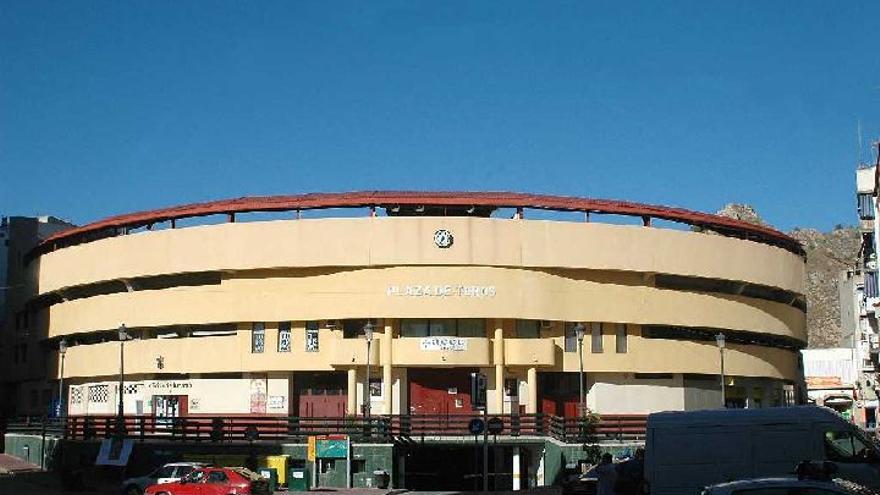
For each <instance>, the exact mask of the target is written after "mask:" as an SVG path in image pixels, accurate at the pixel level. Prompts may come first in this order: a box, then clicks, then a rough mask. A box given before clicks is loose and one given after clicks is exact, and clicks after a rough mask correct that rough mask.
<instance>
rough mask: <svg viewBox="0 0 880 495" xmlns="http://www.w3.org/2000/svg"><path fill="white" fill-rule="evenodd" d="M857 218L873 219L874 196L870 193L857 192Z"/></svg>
mask: <svg viewBox="0 0 880 495" xmlns="http://www.w3.org/2000/svg"><path fill="white" fill-rule="evenodd" d="M858 208H859V218H861V219H862V220H873V219H874V198H873V196H872V195H871V193H859V194H858Z"/></svg>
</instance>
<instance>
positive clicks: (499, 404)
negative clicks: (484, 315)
mask: <svg viewBox="0 0 880 495" xmlns="http://www.w3.org/2000/svg"><path fill="white" fill-rule="evenodd" d="M503 323H504V320H502V319H500V318H499V319H497V320H495V339H494V347H493V351H494V352H493V354H494V355H495V411H492V412H494V413H496V414H502V413H503V412H504V328H503V326H502V324H503Z"/></svg>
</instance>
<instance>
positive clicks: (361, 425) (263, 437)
mask: <svg viewBox="0 0 880 495" xmlns="http://www.w3.org/2000/svg"><path fill="white" fill-rule="evenodd" d="M488 417H489V418H490V419H492V418H497V420H498V421H499V422H500V425H501V431H500V432H499V433H497V435H499V436H508V437H518V436H550V437H553V438H556V439H558V440H561V441H564V442H574V443H582V442H602V441H608V440H624V439H641V438H643V437H644V435H645V425H646V421H647V416H646V415H623V414H616V415H602V416H599V417H596V418H594V419H589V418H582V419H579V418H563V417H559V416H550V415H545V414H500V415H499V414H490V415H489V416H488ZM475 419H484V417H483V415H482V414H480V413H467V414H434V415H432V414H415V415H378V416H372V417H371V418H370V419H366V418H364V417H363V416H357V417H355V416H346V417H330V418H305V417H288V416H274V417H273V416H194V417H174V418H158V417H155V416H125V417H124V418H123V420H122V421H121V422H120V421H118V418H117V417H116V416H70V417H68V418H66V420H61V419H58V418H39V417H29V418H18V419H15V420H12V421H10V422H9V426H8V431H9V432H13V433H15V432H19V433H36V432H46V433H50V434H56V435H63V436H64V437H65V438H70V439H77V440H85V439H98V438H106V437H110V436H114V435H119V434H122V435H124V436H125V437H127V438H133V439H136V440H142V441H143V440H167V441H181V442H245V441H255V442H280V441H287V440H294V439H304V438H306V437H308V436H312V435H331V434H344V435H349V436H351V437H354V438H357V439H360V440H366V441H369V440H381V441H404V442H405V441H408V440H419V439H425V438H429V437H467V436H474V433H473V432H472V431H471V430H470V428H469V426H470V424H471V422H472V421H473V420H475Z"/></svg>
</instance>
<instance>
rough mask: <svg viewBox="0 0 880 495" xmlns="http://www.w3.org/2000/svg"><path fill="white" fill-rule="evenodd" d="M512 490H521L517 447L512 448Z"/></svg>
mask: <svg viewBox="0 0 880 495" xmlns="http://www.w3.org/2000/svg"><path fill="white" fill-rule="evenodd" d="M513 489H514V490H515V491H516V490H521V489H522V488H521V486H520V458H519V447H518V446H515V447H513Z"/></svg>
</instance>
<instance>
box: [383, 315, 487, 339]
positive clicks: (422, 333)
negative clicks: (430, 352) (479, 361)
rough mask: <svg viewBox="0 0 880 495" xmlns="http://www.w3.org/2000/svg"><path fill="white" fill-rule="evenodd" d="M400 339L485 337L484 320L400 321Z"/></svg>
mask: <svg viewBox="0 0 880 495" xmlns="http://www.w3.org/2000/svg"><path fill="white" fill-rule="evenodd" d="M400 336H401V337H480V338H484V337H486V320H483V319H480V318H461V319H453V318H438V319H430V320H429V319H403V320H400Z"/></svg>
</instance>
